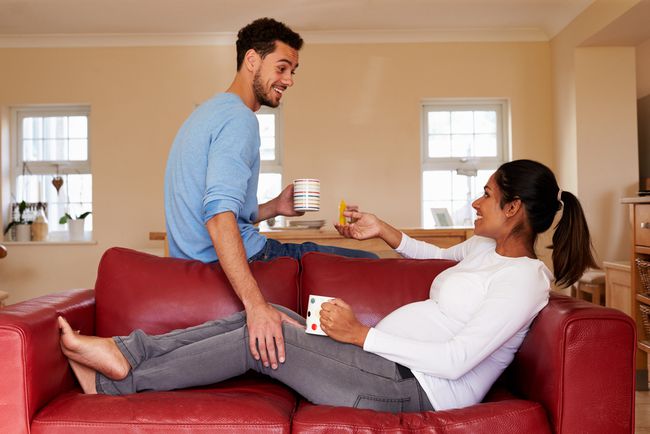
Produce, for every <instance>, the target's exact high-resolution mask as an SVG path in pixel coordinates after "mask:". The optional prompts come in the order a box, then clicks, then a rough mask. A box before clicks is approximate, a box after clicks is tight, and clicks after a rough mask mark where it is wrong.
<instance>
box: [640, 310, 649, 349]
mask: <svg viewBox="0 0 650 434" xmlns="http://www.w3.org/2000/svg"><path fill="white" fill-rule="evenodd" d="M639 309H641V322H642V323H643V329H644V330H645V336H646V340H647V339H650V306H648V305H646V304H639Z"/></svg>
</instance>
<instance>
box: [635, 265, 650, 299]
mask: <svg viewBox="0 0 650 434" xmlns="http://www.w3.org/2000/svg"><path fill="white" fill-rule="evenodd" d="M636 268H637V270H639V277H640V279H641V285H639V287H638V288H637V289H636V291H637V292H638V293H639V294H641V295H644V296H646V297H650V261H644V260H643V259H639V258H637V259H636Z"/></svg>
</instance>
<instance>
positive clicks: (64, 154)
mask: <svg viewBox="0 0 650 434" xmlns="http://www.w3.org/2000/svg"><path fill="white" fill-rule="evenodd" d="M66 142H67V140H63V139H58V140H57V139H45V141H44V142H43V155H41V156H40V158H39V160H45V161H48V160H50V161H52V160H67V159H68V149H67V143H66Z"/></svg>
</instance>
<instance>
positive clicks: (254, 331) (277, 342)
mask: <svg viewBox="0 0 650 434" xmlns="http://www.w3.org/2000/svg"><path fill="white" fill-rule="evenodd" d="M283 321H285V322H288V323H291V324H294V325H298V326H300V327H302V326H301V325H300V323H298V322H297V321H295V320H294V319H292V318H290V317H289V316H287V315H285V314H284V313H282V312H280V311H278V310H277V309H275V308H274V307H273V306H271V305H270V304H268V303H260V304H257V305H255V306H253V307H250V308H249V309H247V311H246V323H247V325H248V334H249V339H248V346H249V348H250V351H251V354H252V355H253V357H254V358H255V360H260V358H261V359H262V363H263V364H264V366H266V367H267V368H268V367H269V366H271V368H272V369H278V362H280V363H284V360H285V349H284V337H283V336H282V322H283ZM276 349H277V353H276Z"/></svg>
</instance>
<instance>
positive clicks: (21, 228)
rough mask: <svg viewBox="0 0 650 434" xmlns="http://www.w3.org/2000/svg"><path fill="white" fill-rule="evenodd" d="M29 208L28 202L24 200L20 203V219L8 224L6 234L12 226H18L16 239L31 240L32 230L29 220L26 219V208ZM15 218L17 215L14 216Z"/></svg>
mask: <svg viewBox="0 0 650 434" xmlns="http://www.w3.org/2000/svg"><path fill="white" fill-rule="evenodd" d="M26 209H27V203H26V202H25V201H24V200H23V201H22V202H20V203H19V204H18V220H14V221H12V222H11V223H9V224H8V225H7V228H6V229H5V231H4V234H7V232H9V230H10V229H11V228H13V227H14V226H15V227H16V232H15V236H14V240H16V241H31V239H32V231H31V227H30V226H29V222H27V221H26V220H25V216H24V214H25V210H26ZM14 218H15V217H14Z"/></svg>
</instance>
